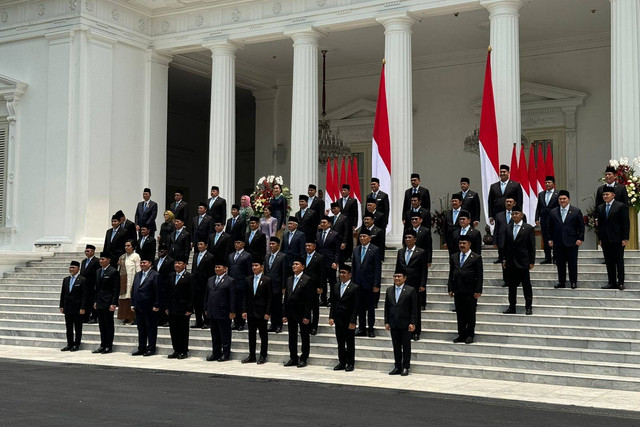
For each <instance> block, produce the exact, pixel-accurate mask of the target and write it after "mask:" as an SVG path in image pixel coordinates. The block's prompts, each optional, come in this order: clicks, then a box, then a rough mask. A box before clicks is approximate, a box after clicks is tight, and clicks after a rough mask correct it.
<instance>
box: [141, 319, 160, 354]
mask: <svg viewBox="0 0 640 427" xmlns="http://www.w3.org/2000/svg"><path fill="white" fill-rule="evenodd" d="M136 323H137V325H136V326H137V327H138V350H140V351H156V340H157V338H158V312H157V311H151V312H146V313H143V312H141V311H140V310H137V309H136Z"/></svg>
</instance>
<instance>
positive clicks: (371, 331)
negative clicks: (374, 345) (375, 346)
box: [369, 329, 376, 338]
mask: <svg viewBox="0 0 640 427" xmlns="http://www.w3.org/2000/svg"><path fill="white" fill-rule="evenodd" d="M375 337H376V333H375V332H373V329H371V330H370V331H369V338H375Z"/></svg>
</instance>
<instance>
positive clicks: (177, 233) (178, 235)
mask: <svg viewBox="0 0 640 427" xmlns="http://www.w3.org/2000/svg"><path fill="white" fill-rule="evenodd" d="M181 231H182V229H180V230H178V231H176V240H178V237H180V232H181Z"/></svg>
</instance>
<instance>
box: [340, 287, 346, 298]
mask: <svg viewBox="0 0 640 427" xmlns="http://www.w3.org/2000/svg"><path fill="white" fill-rule="evenodd" d="M345 289H347V284H346V283H341V284H340V298H342V296H343V295H344V291H345Z"/></svg>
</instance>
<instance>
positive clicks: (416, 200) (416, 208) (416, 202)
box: [402, 194, 431, 228]
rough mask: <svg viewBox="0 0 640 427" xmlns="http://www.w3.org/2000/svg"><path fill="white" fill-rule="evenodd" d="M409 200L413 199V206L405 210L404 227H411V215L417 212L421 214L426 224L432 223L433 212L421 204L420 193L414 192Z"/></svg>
mask: <svg viewBox="0 0 640 427" xmlns="http://www.w3.org/2000/svg"><path fill="white" fill-rule="evenodd" d="M409 200H411V206H410V207H409V210H407V211H406V212H405V214H404V217H403V218H402V223H403V224H404V228H411V217H412V216H413V215H415V214H418V215H420V217H421V218H422V222H423V223H424V224H430V223H431V213H430V212H429V211H428V210H427V209H425V208H423V207H422V206H420V195H419V194H412V195H411V197H410V198H409Z"/></svg>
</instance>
